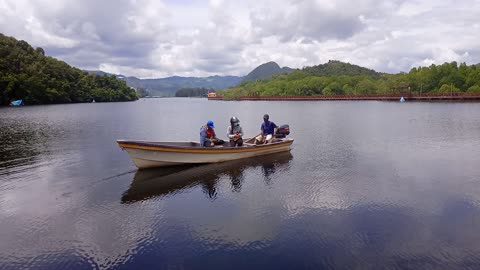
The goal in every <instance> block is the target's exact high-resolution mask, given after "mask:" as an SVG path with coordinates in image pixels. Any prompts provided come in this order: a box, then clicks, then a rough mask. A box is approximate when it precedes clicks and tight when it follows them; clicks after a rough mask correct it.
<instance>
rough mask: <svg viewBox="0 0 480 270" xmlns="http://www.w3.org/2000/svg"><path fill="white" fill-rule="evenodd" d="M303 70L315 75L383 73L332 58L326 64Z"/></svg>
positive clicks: (368, 74) (375, 74)
mask: <svg viewBox="0 0 480 270" xmlns="http://www.w3.org/2000/svg"><path fill="white" fill-rule="evenodd" d="M303 71H304V72H306V73H307V74H309V75H313V76H332V75H333V76H339V75H347V76H356V75H366V76H371V77H376V78H378V77H380V75H381V73H379V72H376V71H375V70H372V69H368V68H364V67H361V66H357V65H352V64H350V63H344V62H340V61H337V60H330V61H328V62H327V63H325V64H320V65H317V66H313V67H305V68H303Z"/></svg>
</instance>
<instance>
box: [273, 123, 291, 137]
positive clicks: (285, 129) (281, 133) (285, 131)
mask: <svg viewBox="0 0 480 270" xmlns="http://www.w3.org/2000/svg"><path fill="white" fill-rule="evenodd" d="M289 134H290V126H289V125H281V126H280V127H279V128H278V129H277V133H275V138H285V137H287V135H289Z"/></svg>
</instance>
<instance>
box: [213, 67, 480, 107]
mask: <svg viewBox="0 0 480 270" xmlns="http://www.w3.org/2000/svg"><path fill="white" fill-rule="evenodd" d="M319 66H321V67H319ZM319 66H317V67H307V68H303V69H302V70H296V71H294V72H292V73H289V74H279V75H275V76H273V77H272V78H270V79H266V80H257V81H253V82H244V83H242V84H240V85H238V86H236V87H233V88H230V89H225V90H221V91H217V93H219V94H220V95H224V96H225V98H227V99H235V98H238V97H241V96H312V95H375V94H378V95H389V94H438V95H445V94H468V93H474V94H480V67H479V66H476V65H470V66H469V65H466V64H465V63H461V64H460V65H458V64H457V62H451V63H444V64H442V65H431V66H429V67H418V68H412V69H411V70H410V71H409V72H408V73H399V74H385V73H378V72H375V71H373V70H369V69H365V68H362V67H358V66H355V65H351V64H348V63H342V62H339V61H330V62H329V63H327V64H324V65H319Z"/></svg>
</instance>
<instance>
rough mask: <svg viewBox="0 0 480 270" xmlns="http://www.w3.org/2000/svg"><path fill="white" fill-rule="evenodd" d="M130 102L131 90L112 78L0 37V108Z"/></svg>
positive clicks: (24, 44) (133, 94)
mask: <svg viewBox="0 0 480 270" xmlns="http://www.w3.org/2000/svg"><path fill="white" fill-rule="evenodd" d="M17 99H22V100H23V101H24V103H25V104H52V103H73V102H91V101H92V100H95V101H99V102H107V101H132V100H136V99H138V97H137V94H136V92H135V90H134V89H132V88H130V87H128V86H127V84H126V83H125V82H124V81H121V80H118V79H117V78H116V77H115V76H114V75H110V76H100V75H96V74H89V73H87V72H85V71H82V70H80V69H78V68H75V67H71V66H69V65H68V64H67V63H65V62H63V61H59V60H57V59H55V58H53V57H49V56H45V52H44V50H43V49H42V48H36V49H34V48H33V47H32V46H30V45H29V44H28V43H27V42H25V41H23V40H20V41H19V40H16V39H15V38H12V37H7V36H5V35H3V34H0V105H6V104H9V103H10V102H11V101H12V100H17Z"/></svg>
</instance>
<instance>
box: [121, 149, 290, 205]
mask: <svg viewBox="0 0 480 270" xmlns="http://www.w3.org/2000/svg"><path fill="white" fill-rule="evenodd" d="M292 158H293V156H292V154H290V152H283V153H277V154H271V155H266V156H262V157H254V158H250V159H244V160H236V161H227V162H222V163H213V164H206V165H196V166H177V167H169V168H156V169H155V168H154V169H146V170H139V171H137V172H136V173H135V176H134V178H133V181H132V184H131V185H130V188H129V189H128V190H127V191H125V192H124V194H123V195H122V199H121V201H122V203H133V202H137V201H142V200H146V199H149V198H152V197H157V196H167V195H173V194H175V193H177V192H181V191H184V190H186V189H189V188H192V187H195V186H198V185H201V186H202V190H203V191H204V192H205V194H206V195H207V196H208V197H209V198H210V199H212V200H214V199H215V198H216V196H217V190H216V185H217V181H218V179H220V177H222V176H227V177H229V178H230V181H231V188H232V192H240V191H241V188H242V182H243V179H244V171H245V170H247V169H253V168H256V167H261V168H262V174H263V178H264V179H265V183H266V184H267V185H270V184H271V183H272V176H273V175H274V174H275V171H276V170H277V169H279V168H288V163H289V162H290V160H292Z"/></svg>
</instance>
